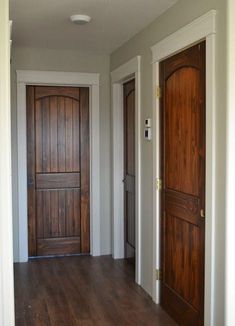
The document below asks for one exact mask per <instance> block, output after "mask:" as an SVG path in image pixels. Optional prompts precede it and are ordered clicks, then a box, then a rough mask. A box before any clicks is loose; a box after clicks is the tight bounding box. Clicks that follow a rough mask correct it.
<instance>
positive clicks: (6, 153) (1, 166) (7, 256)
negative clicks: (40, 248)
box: [0, 0, 15, 326]
mask: <svg viewBox="0 0 235 326" xmlns="http://www.w3.org/2000/svg"><path fill="white" fill-rule="evenodd" d="M0 30H1V33H0V75H1V83H0V148H1V160H0V180H1V181H0V182H1V186H0V325H7V326H14V325H15V322H14V321H15V311H14V310H15V306H14V275H13V246H12V244H13V238H12V167H11V105H10V25H9V1H8V0H2V1H0Z"/></svg>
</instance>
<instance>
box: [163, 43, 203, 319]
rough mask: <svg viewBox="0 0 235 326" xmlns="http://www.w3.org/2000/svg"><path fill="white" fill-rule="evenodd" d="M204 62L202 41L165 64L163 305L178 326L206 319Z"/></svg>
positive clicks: (169, 59)
mask: <svg viewBox="0 0 235 326" xmlns="http://www.w3.org/2000/svg"><path fill="white" fill-rule="evenodd" d="M205 59H206V52H205V42H201V43H199V44H197V45H195V46H193V47H191V48H189V49H186V50H184V51H182V52H180V53H178V54H176V55H174V56H172V57H170V58H168V59H165V60H164V61H162V62H161V63H160V85H161V86H160V87H161V89H162V97H161V103H160V111H161V121H160V128H161V174H162V192H161V231H160V234H161V274H162V277H161V293H160V295H161V297H160V304H161V305H162V306H163V307H164V309H165V310H166V311H167V312H168V313H169V314H170V315H171V316H172V317H173V318H174V319H175V320H176V321H177V322H178V323H179V324H195V325H203V320H204V266H205V262H204V261H205V213H204V212H205V205H206V203H205V162H206V155H205V147H206V142H205V141H206V102H205ZM176 307H177V308H176Z"/></svg>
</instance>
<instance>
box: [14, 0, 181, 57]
mask: <svg viewBox="0 0 235 326" xmlns="http://www.w3.org/2000/svg"><path fill="white" fill-rule="evenodd" d="M176 2H177V0H10V18H11V19H12V20H13V43H14V44H15V45H16V46H30V47H37V48H39V47H42V48H55V49H59V48H63V49H76V50H82V51H92V52H101V53H111V52H112V51H114V50H115V49H117V48H118V47H119V46H121V45H122V44H123V43H125V42H126V41H127V40H129V39H130V38H131V37H132V36H134V35H135V34H137V33H138V32H139V31H141V30H142V29H143V28H144V27H146V26H147V25H148V24H150V23H151V22H152V21H153V20H154V19H155V18H156V17H157V16H159V15H161V14H162V13H163V12H164V11H166V10H167V9H168V8H169V7H171V6H172V5H173V4H174V3H176ZM78 13H82V14H88V15H90V16H91V17H92V21H91V23H90V24H88V25H84V26H78V25H74V24H72V23H71V22H70V21H69V16H70V15H72V14H78Z"/></svg>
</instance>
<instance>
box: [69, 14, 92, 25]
mask: <svg viewBox="0 0 235 326" xmlns="http://www.w3.org/2000/svg"><path fill="white" fill-rule="evenodd" d="M70 20H71V22H72V23H74V24H77V25H85V24H87V23H89V22H90V21H91V17H90V16H88V15H72V16H70Z"/></svg>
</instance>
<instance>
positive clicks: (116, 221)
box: [111, 56, 141, 284]
mask: <svg viewBox="0 0 235 326" xmlns="http://www.w3.org/2000/svg"><path fill="white" fill-rule="evenodd" d="M140 62H141V57H140V56H137V57H135V58H133V59H131V60H130V61H128V62H126V63H125V64H123V65H122V66H120V67H118V68H117V69H115V70H114V71H112V72H111V83H112V130H113V133H112V138H113V140H112V149H113V153H112V163H113V164H112V239H113V241H112V256H113V258H114V259H117V258H124V184H123V182H122V180H123V178H124V117H123V83H124V82H126V81H128V80H130V79H133V78H134V79H135V94H136V95H135V130H136V136H135V137H136V139H135V167H136V176H135V181H136V189H135V201H136V204H135V205H136V206H135V212H136V216H135V220H136V223H135V225H136V230H135V234H136V264H135V266H136V267H135V268H136V271H135V280H136V283H138V284H140V283H141V220H140V212H141V145H140V144H141V135H140V134H141V131H140V130H141V127H140V107H141V84H140Z"/></svg>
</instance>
